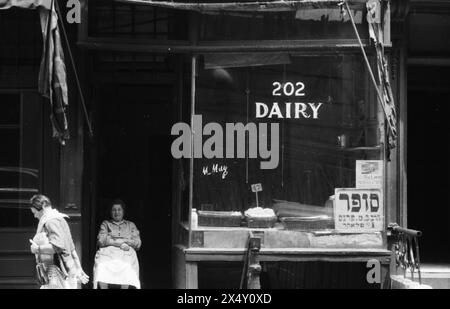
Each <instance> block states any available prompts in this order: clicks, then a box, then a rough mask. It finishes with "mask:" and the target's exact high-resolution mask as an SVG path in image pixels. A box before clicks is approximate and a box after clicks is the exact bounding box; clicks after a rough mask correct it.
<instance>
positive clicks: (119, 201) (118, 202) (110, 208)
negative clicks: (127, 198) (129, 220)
mask: <svg viewBox="0 0 450 309" xmlns="http://www.w3.org/2000/svg"><path fill="white" fill-rule="evenodd" d="M114 205H120V206H121V207H122V209H123V212H125V208H126V207H125V203H124V202H123V201H122V200H121V199H118V198H117V199H114V200H112V202H111V205H110V207H109V211H110V212H111V211H112V208H113V206H114Z"/></svg>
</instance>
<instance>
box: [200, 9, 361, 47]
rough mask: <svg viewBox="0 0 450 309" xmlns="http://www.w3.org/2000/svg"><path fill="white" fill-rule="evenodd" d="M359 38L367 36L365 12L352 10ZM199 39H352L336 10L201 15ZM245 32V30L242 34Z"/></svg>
mask: <svg viewBox="0 0 450 309" xmlns="http://www.w3.org/2000/svg"><path fill="white" fill-rule="evenodd" d="M353 14H354V17H355V22H356V23H357V28H358V31H359V33H360V35H361V37H362V38H367V37H368V28H367V23H365V22H363V21H364V18H363V16H365V14H366V12H365V10H363V9H359V10H354V11H353ZM200 25H201V27H200V33H199V37H200V40H203V41H221V40H223V41H229V40H236V41H240V40H317V39H321V40H345V39H347V40H354V39H355V34H354V30H353V28H352V24H351V22H350V20H349V18H348V16H347V15H346V14H345V13H343V12H342V11H341V10H340V9H338V8H333V9H331V8H328V9H311V10H306V9H303V10H299V11H289V12H264V13H263V12H259V13H256V12H251V13H246V12H236V13H230V12H227V13H226V14H225V13H209V14H202V15H201V19H200ZM242 29H246V31H242Z"/></svg>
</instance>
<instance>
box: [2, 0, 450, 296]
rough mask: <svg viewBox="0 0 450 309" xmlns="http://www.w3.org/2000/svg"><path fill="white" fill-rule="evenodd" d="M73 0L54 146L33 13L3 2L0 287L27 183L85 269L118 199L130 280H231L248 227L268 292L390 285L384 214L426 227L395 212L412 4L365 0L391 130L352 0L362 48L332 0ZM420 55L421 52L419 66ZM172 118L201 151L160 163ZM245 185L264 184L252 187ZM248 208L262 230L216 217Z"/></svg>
mask: <svg viewBox="0 0 450 309" xmlns="http://www.w3.org/2000/svg"><path fill="white" fill-rule="evenodd" d="M59 2H60V7H61V8H65V5H63V3H65V1H59ZM81 2H82V11H81V13H82V15H81V17H82V19H81V23H80V24H79V25H75V24H67V23H66V29H67V34H68V36H69V41H70V42H71V50H72V52H73V55H74V59H75V62H76V67H77V74H78V76H79V77H80V81H81V88H82V90H83V96H84V99H85V101H86V109H87V113H86V115H87V117H86V115H85V114H84V110H83V105H82V100H81V99H80V94H79V92H78V91H77V85H76V82H75V78H74V76H75V74H74V71H73V69H72V67H71V65H70V59H69V58H68V57H66V67H67V75H68V88H69V109H68V120H69V128H70V135H71V138H70V140H69V141H68V142H67V144H66V145H65V146H61V145H59V144H58V142H56V141H54V140H53V139H52V128H51V125H50V122H49V121H48V115H49V113H50V112H49V107H48V104H46V103H48V102H46V101H45V100H44V99H43V98H42V97H41V96H40V95H39V94H38V92H37V90H36V89H37V76H38V71H39V64H40V57H41V53H42V35H41V33H40V26H39V17H38V14H37V12H36V11H34V10H20V9H11V10H6V11H0V25H1V28H0V32H1V33H2V35H1V38H2V42H1V46H0V48H1V55H0V57H1V62H0V63H1V64H0V69H1V71H0V72H1V75H0V96H1V103H0V104H1V110H2V115H3V116H1V124H0V130H1V132H0V134H2V137H3V140H5V145H7V147H4V149H5V150H2V156H1V160H2V161H1V162H0V172H1V175H2V178H1V179H0V181H1V182H2V183H1V193H2V194H4V197H2V204H1V205H0V207H1V208H0V211H1V216H0V224H1V225H0V260H1V264H0V286H1V287H8V288H10V287H16V288H17V287H19V288H20V287H36V285H35V279H34V258H33V256H32V255H31V254H30V253H29V244H28V239H29V238H31V237H32V235H33V233H34V229H35V226H36V222H35V219H34V218H32V215H31V213H30V212H29V209H28V206H27V205H26V200H27V199H28V198H29V197H30V196H32V195H33V194H36V193H37V192H42V193H44V194H46V195H48V196H49V197H50V198H51V199H52V200H53V201H54V204H55V205H57V207H58V208H59V210H60V211H62V212H65V213H67V214H69V215H70V217H71V219H70V223H71V226H72V232H73V235H74V239H75V240H76V246H77V250H78V251H79V255H80V256H81V257H82V263H83V267H84V269H85V271H86V272H88V274H89V275H92V268H93V265H94V257H95V252H96V250H97V245H96V235H97V233H98V228H99V225H100V223H101V222H102V221H103V220H104V219H106V218H107V217H108V213H107V209H108V203H110V201H111V200H112V199H114V198H121V199H123V200H124V201H125V203H126V204H127V212H126V217H127V218H129V219H130V220H132V221H133V222H135V223H136V225H137V227H138V228H139V230H140V232H141V238H142V243H143V245H142V249H141V250H140V251H139V252H138V258H139V262H140V277H141V278H140V279H141V283H142V287H143V288H171V287H175V288H224V287H225V288H239V287H240V285H241V284H242V282H243V281H242V271H243V267H244V265H243V264H244V263H243V260H244V257H245V255H246V252H247V241H248V240H249V235H251V237H250V238H252V239H253V238H256V239H258V241H259V242H260V248H259V249H258V254H257V257H256V259H257V264H258V265H260V266H261V269H260V271H259V270H257V271H256V272H255V273H254V275H255V278H257V280H256V281H258V284H257V285H259V286H261V287H263V288H350V287H362V288H380V287H381V288H388V287H389V286H390V280H389V276H390V275H392V274H393V273H394V272H395V268H394V264H395V259H394V258H393V255H392V251H390V249H391V247H390V245H389V243H388V237H387V232H386V231H387V228H388V225H389V224H390V223H394V222H396V223H398V224H399V225H401V226H405V227H406V226H409V227H411V228H418V229H419V228H420V226H421V225H420V222H419V221H420V220H418V215H417V214H415V215H414V217H411V213H416V210H417V208H415V210H412V211H411V213H410V212H409V211H408V212H407V208H408V209H409V207H407V183H406V174H407V170H406V154H407V149H409V148H407V145H406V142H407V134H406V122H407V118H408V117H410V116H409V114H407V103H406V102H407V94H409V93H408V91H409V90H408V87H410V85H409V84H408V79H407V71H408V70H407V69H409V68H410V67H409V66H408V52H409V50H408V42H409V41H411V40H412V37H413V36H414V35H415V33H414V32H411V31H410V33H409V35H408V29H409V28H408V22H410V21H411V15H410V17H408V12H409V10H410V7H412V8H414V7H420V6H417V4H414V1H412V3H409V1H380V2H377V3H379V4H380V9H379V11H377V12H378V13H379V15H378V16H377V18H378V22H377V24H379V25H380V32H379V34H380V35H382V41H381V43H382V45H383V46H384V53H385V56H386V59H387V66H386V68H385V69H386V72H389V74H390V86H391V87H392V88H391V90H392V98H391V99H392V100H391V102H395V112H396V117H395V120H396V123H394V125H393V126H392V127H394V128H395V135H396V136H394V134H393V132H392V129H391V126H390V124H389V120H387V118H386V114H389V109H388V110H387V112H386V108H387V107H388V106H387V105H383V104H381V103H380V101H381V100H380V98H379V96H378V93H377V88H375V87H374V84H373V81H372V79H371V76H370V73H371V72H370V71H369V69H368V67H367V65H366V62H365V58H364V56H363V53H362V51H361V47H363V49H364V50H365V53H366V55H367V57H368V58H367V60H368V61H369V63H370V65H371V68H372V71H373V74H374V77H375V79H376V80H377V81H378V73H379V72H378V70H377V66H376V65H377V61H379V60H380V58H379V57H377V50H376V49H375V47H374V45H373V43H371V39H370V35H369V34H370V32H369V28H370V25H369V24H368V22H367V21H366V14H367V5H366V1H365V0H364V1H363V0H361V1H359V0H356V1H349V3H350V6H349V8H350V11H351V13H352V17H354V22H355V27H356V29H357V31H358V34H359V36H360V38H361V41H358V39H357V37H356V35H355V31H354V28H353V26H352V22H351V19H350V18H349V15H348V13H346V12H347V11H346V9H345V7H344V6H339V5H338V4H339V1H292V3H290V4H289V5H287V4H286V3H284V4H283V3H279V2H267V3H265V4H264V6H262V5H261V3H260V4H258V5H255V4H254V3H253V2H249V1H248V2H245V1H244V2H242V3H240V4H237V5H236V4H234V5H232V4H230V3H228V2H226V1H223V3H222V4H220V5H218V4H214V3H212V2H211V3H207V2H205V3H201V4H199V3H196V4H192V3H188V2H182V1H179V2H170V3H169V2H162V1H161V2H156V1H155V3H153V2H152V1H106V0H105V1H103V0H102V1H81ZM214 5H216V6H214ZM415 5H416V6H415ZM424 7H426V6H423V7H420V8H421V9H423V10H424ZM414 12H416V13H417V12H420V11H414ZM63 13H65V12H63ZM415 16H416V18H417V15H415ZM446 16H448V15H446ZM443 18H444V17H443ZM444 19H445V18H444ZM447 20H448V19H447ZM444 23H445V21H444ZM409 26H410V27H411V28H412V27H414V24H413V23H412V22H411V23H410V24H409ZM361 45H362V46H361ZM65 48H66V46H65ZM66 50H67V48H66ZM66 55H67V53H66ZM447 56H448V55H447ZM445 57H446V55H445V54H443V55H440V56H439V59H441V61H444V60H442V59H447V58H445ZM423 58H426V51H425V52H424V53H423V54H422V55H420V57H419V56H416V57H415V58H414V59H423ZM417 61H418V60H417ZM413 70H414V68H413ZM416 74H417V75H420V73H416ZM417 75H414V76H417ZM408 113H409V112H408ZM195 115H197V116H199V115H201V123H199V122H198V120H199V118H198V117H195ZM87 118H88V120H89V124H90V125H91V126H92V129H93V132H94V134H93V136H92V137H91V136H90V135H89V130H88V125H87ZM179 122H183V123H185V124H187V125H189V126H191V127H193V128H194V129H195V130H194V131H195V132H196V133H198V132H200V133H199V134H201V132H203V134H204V136H203V140H202V142H201V143H200V149H199V148H197V149H195V147H196V146H197V145H198V144H195V141H196V140H197V138H198V137H195V136H194V135H195V134H194V133H193V132H191V133H190V137H189V139H188V140H189V141H190V142H193V145H194V147H193V149H188V150H189V151H187V152H186V154H188V155H190V154H196V153H197V151H198V152H200V153H201V152H202V150H203V153H202V154H203V156H202V157H200V155H199V156H197V157H195V158H193V159H190V158H182V159H174V158H173V156H172V155H173V144H172V143H173V141H174V140H175V139H176V137H177V136H176V135H178V133H180V132H181V131H180V132H177V131H176V130H175V132H174V130H173V128H172V126H173V125H174V124H175V123H179ZM236 123H242V124H243V125H248V124H251V126H253V125H254V129H255V130H254V131H253V133H254V134H253V135H251V134H252V133H251V132H250V133H249V135H250V136H252V137H253V139H252V138H249V139H246V138H245V137H244V138H243V139H242V140H239V137H237V138H238V139H237V140H236V141H235V142H233V143H232V145H233V146H235V147H236V148H237V147H239V145H238V143H239V141H242V145H244V146H245V147H244V148H245V149H244V151H242V152H241V153H239V150H238V149H235V150H236V152H235V153H233V154H231V153H230V154H228V153H226V149H227V148H228V147H229V146H230V145H224V146H223V147H220V140H222V142H223V141H226V140H227V139H228V137H227V136H226V135H227V130H226V128H227V126H228V125H229V124H236ZM209 124H214V125H213V126H210V127H209V129H207V128H208V125H209ZM194 125H196V126H197V127H194ZM264 125H267V127H268V130H267V131H264V128H265V127H264ZM212 128H214V129H212ZM220 128H223V132H222V136H221V138H218V139H216V140H215V141H214V144H215V146H214V147H212V148H211V150H213V151H214V156H215V157H213V158H208V157H205V149H207V142H205V141H206V140H208V137H210V136H212V135H213V132H214V133H217V131H218V130H219V129H220ZM252 128H253V127H252ZM275 129H277V130H278V131H274V130H275ZM208 130H209V131H208ZM171 131H172V134H171ZM233 134H234V133H233ZM277 136H278V137H279V139H276V137H277ZM274 137H275V138H274ZM393 140H395V144H396V145H395V147H391V146H389V145H392V143H393ZM256 141H257V142H256ZM264 141H266V146H268V147H267V148H266V149H265V150H266V152H265V153H264V152H261V147H262V146H261V143H264ZM210 142H212V140H210ZM408 142H409V140H408ZM256 144H257V145H258V147H259V148H258V147H257V148H255V149H256V150H255V151H253V150H254V149H253V148H251V145H254V146H255V145H256ZM275 145H278V146H277V147H278V149H279V151H278V152H277V153H276V152H275V151H274V149H276V148H275ZM209 146H211V144H209ZM271 147H272V151H271V149H270V148H271ZM408 147H410V146H408ZM447 147H448V146H447ZM221 150H222V152H221ZM191 151H192V152H191ZM171 153H172V155H171ZM269 154H270V155H271V156H269ZM270 160H272V161H271V162H272V166H270V168H268V169H261V166H262V165H263V164H262V163H264V162H266V163H267V162H269V161H270ZM368 174H370V175H372V174H373V175H375V176H376V177H375V176H374V177H375V178H376V179H374V178H370V177H365V175H368ZM369 178H370V179H369ZM367 182H368V183H367ZM255 184H259V185H260V187H261V188H262V191H260V192H258V193H255V192H253V191H258V190H259V189H258V188H257V187H258V186H256V187H255V186H253V187H252V185H255ZM252 189H255V190H253V191H252ZM408 194H409V193H408ZM345 198H347V200H345ZM413 198H414V197H413ZM356 201H359V202H356ZM346 202H347V203H348V204H345V203H346ZM337 203H339V205H344V207H343V208H342V209H340V208H338V206H336V205H337ZM342 203H344V204H342ZM345 205H348V207H345ZM408 205H409V204H408ZM258 206H262V207H264V208H270V209H273V210H274V211H275V213H276V216H277V219H276V221H277V222H276V223H270V224H272V225H271V226H270V228H265V227H262V226H257V225H253V226H252V225H251V224H250V223H249V221H250V219H249V217H248V216H247V218H246V219H247V220H246V221H244V220H242V221H241V222H240V223H238V224H236V221H235V222H234V223H233V224H229V225H228V226H226V225H227V224H225V225H223V220H225V219H224V217H221V219H222V221H221V220H220V218H219V219H218V217H215V219H217V220H218V221H215V222H216V223H217V224H214V223H211V222H213V221H214V216H215V215H217V216H224V215H229V216H228V217H227V219H228V220H231V219H232V215H233V213H234V214H236V213H240V215H241V216H242V217H245V216H244V213H245V211H247V210H248V209H250V208H255V207H258ZM415 207H416V206H415ZM193 209H196V210H197V212H196V213H195V212H193ZM338 211H339V213H338ZM352 213H354V214H358V215H361V219H360V220H359V221H358V217H357V216H356V217H352V216H351V215H352ZM196 214H197V215H198V222H197V223H195V221H197V220H195V217H197V215H196ZM363 215H364V216H367V217H364V218H370V219H367V220H363ZM338 216H341V218H342V220H341V221H339V220H337V219H336V218H337V217H338ZM346 218H347V219H346ZM410 218H412V219H410ZM208 220H209V221H208ZM302 220H303V221H302ZM308 220H309V221H308ZM346 220H349V221H346ZM414 220H416V221H414ZM263 221H264V220H263ZM409 221H412V222H413V223H414V225H410V224H408V222H409ZM244 222H245V223H244ZM249 224H250V226H249ZM233 225H234V226H233ZM430 229H431V228H430ZM424 233H427V232H426V230H424ZM430 233H431V232H430ZM429 246H430V247H432V245H429ZM431 251H432V250H431V249H430V252H431ZM444 251H445V250H444ZM425 254H427V253H425ZM442 255H444V253H442ZM254 257H255V256H252V257H251V258H254ZM371 259H375V260H378V261H380V263H381V282H376V284H372V283H370V282H367V280H366V274H367V270H368V268H367V265H366V264H367V261H369V260H371ZM250 268H251V267H250ZM224 272H226V273H227V274H228V275H227V276H225V277H224V276H223V275H222V274H223V273H224ZM244 281H245V280H244ZM247 281H248V282H246V283H247V284H254V282H253V281H252V277H250V278H249V279H248V280H247Z"/></svg>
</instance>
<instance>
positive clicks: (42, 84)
mask: <svg viewBox="0 0 450 309" xmlns="http://www.w3.org/2000/svg"><path fill="white" fill-rule="evenodd" d="M40 15H41V28H42V35H43V38H44V49H43V54H42V61H41V68H40V70H39V85H38V89H39V93H41V94H42V95H43V96H44V97H46V98H48V99H49V100H50V106H51V114H50V120H51V122H52V127H53V137H54V138H56V139H57V140H58V141H59V142H60V143H61V144H62V145H65V142H66V140H68V139H69V125H68V122H67V116H66V109H67V107H68V105H69V103H68V102H69V99H68V95H67V77H66V66H65V64H64V51H63V48H62V45H61V38H60V33H59V28H58V16H57V14H56V11H55V3H54V0H52V1H51V7H50V10H41V11H40Z"/></svg>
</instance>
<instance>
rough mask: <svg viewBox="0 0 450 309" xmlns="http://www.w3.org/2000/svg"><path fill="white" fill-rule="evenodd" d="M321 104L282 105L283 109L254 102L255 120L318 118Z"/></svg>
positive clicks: (274, 105) (287, 103)
mask: <svg viewBox="0 0 450 309" xmlns="http://www.w3.org/2000/svg"><path fill="white" fill-rule="evenodd" d="M322 104H323V103H297V102H295V103H291V102H286V103H284V108H283V107H280V105H279V104H278V102H274V103H273V104H272V106H271V107H270V108H269V106H268V104H265V103H262V102H256V103H255V107H256V118H278V119H284V118H286V119H290V118H295V119H299V118H312V119H318V118H319V109H320V107H321V106H322Z"/></svg>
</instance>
